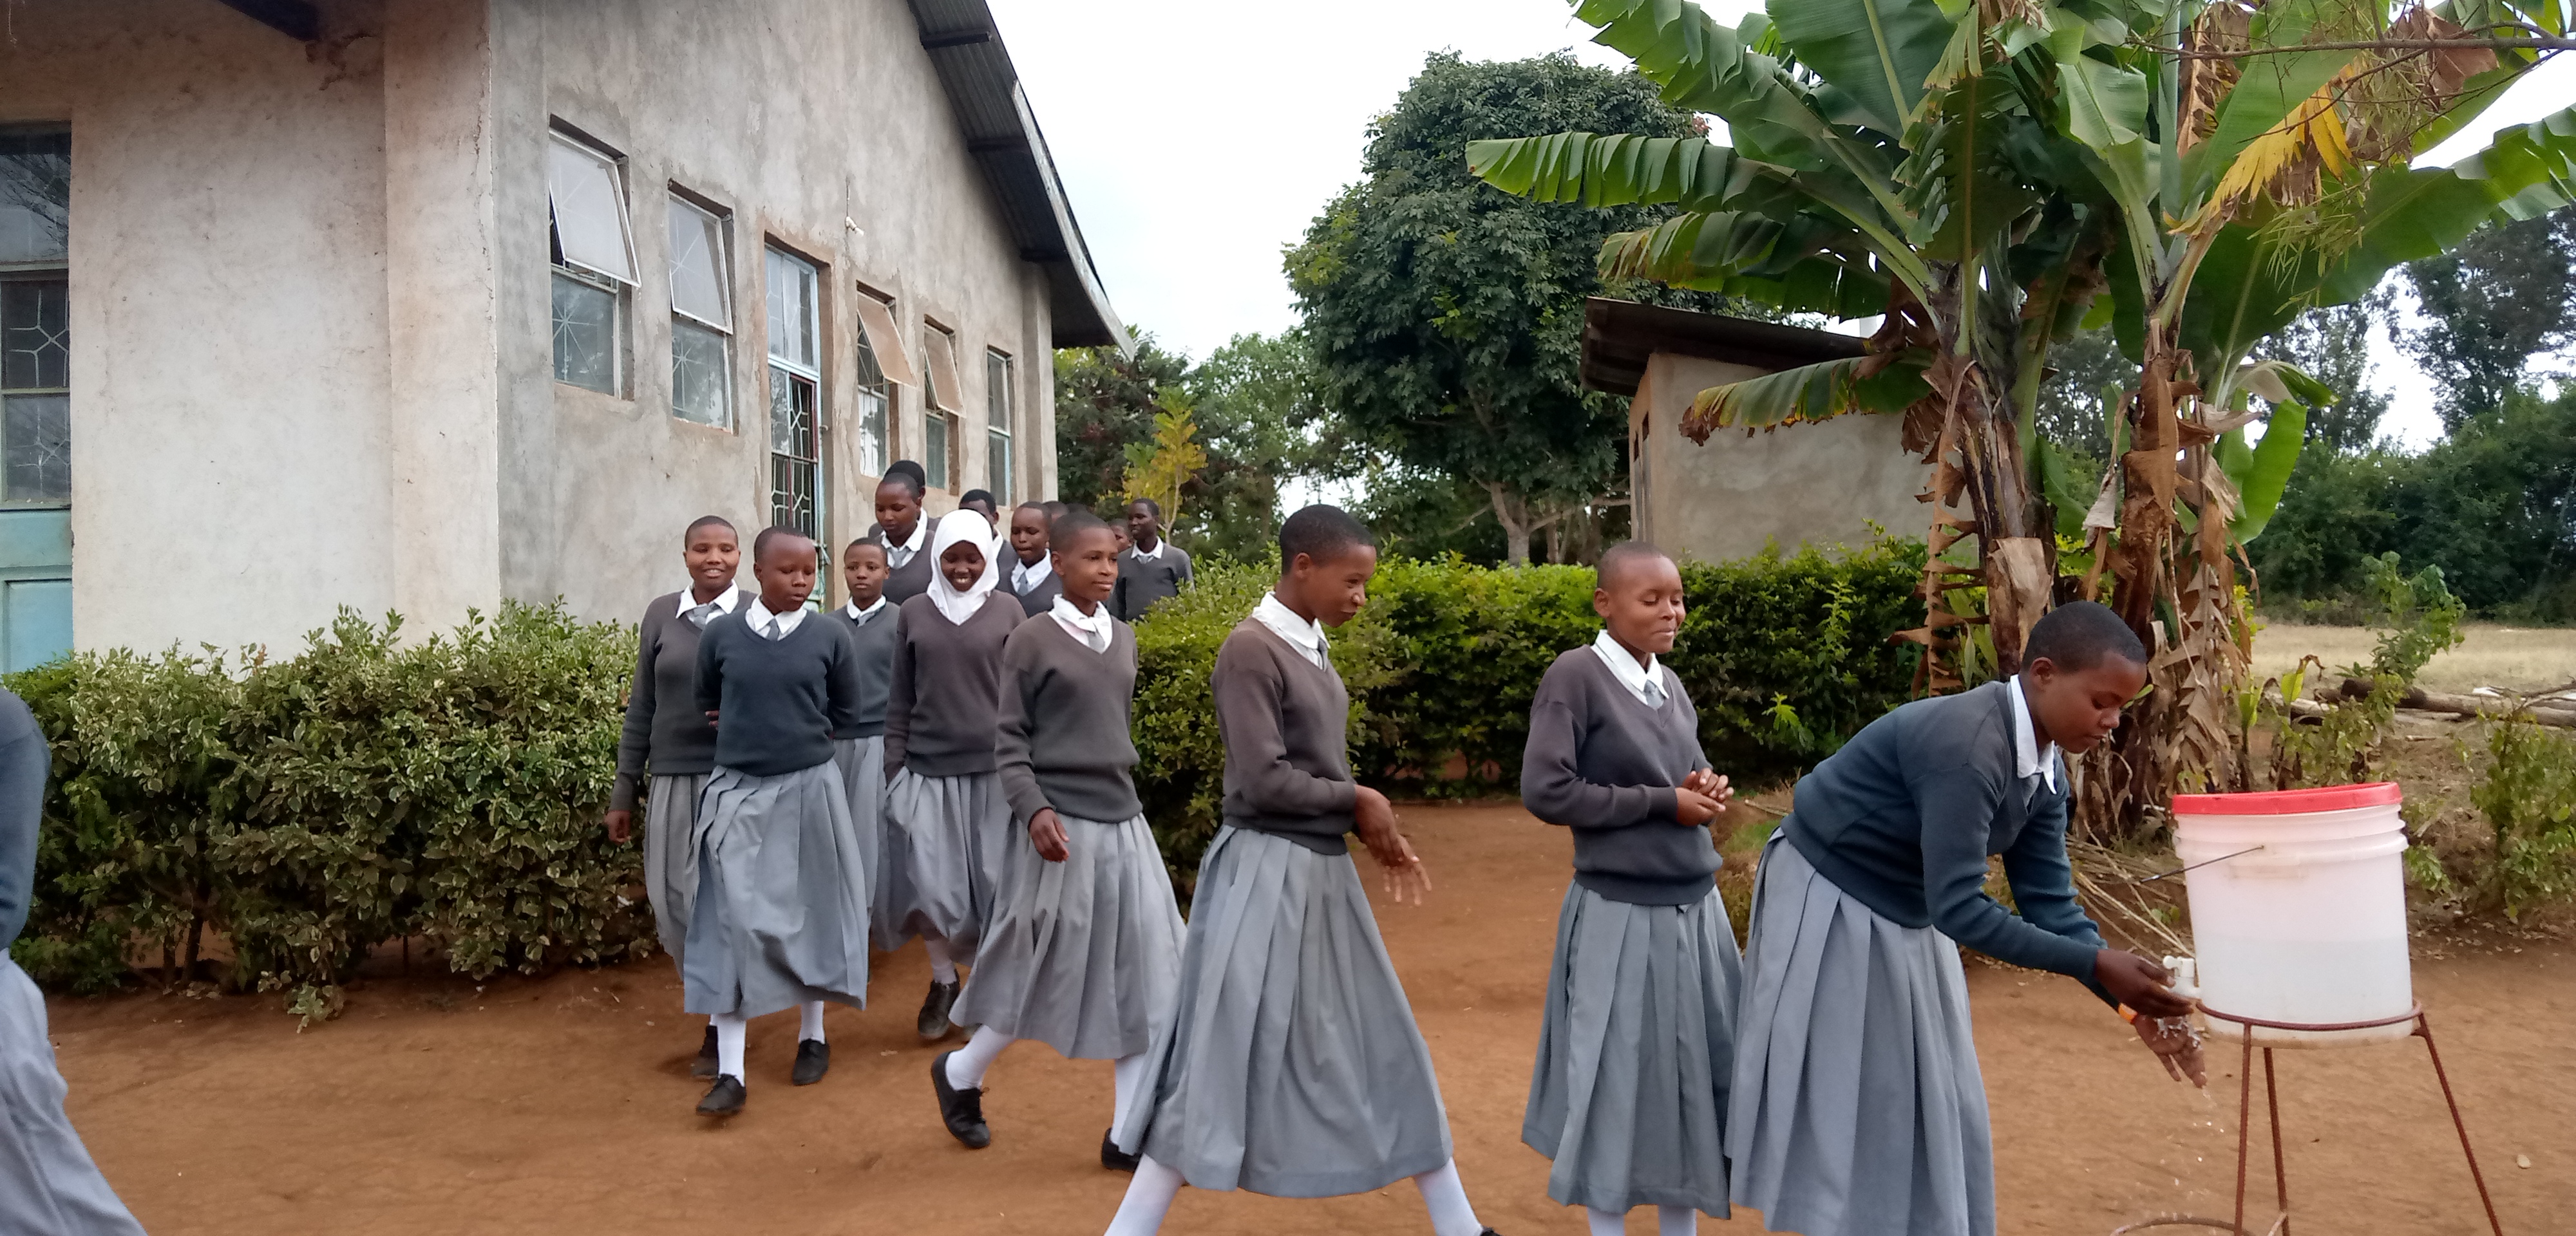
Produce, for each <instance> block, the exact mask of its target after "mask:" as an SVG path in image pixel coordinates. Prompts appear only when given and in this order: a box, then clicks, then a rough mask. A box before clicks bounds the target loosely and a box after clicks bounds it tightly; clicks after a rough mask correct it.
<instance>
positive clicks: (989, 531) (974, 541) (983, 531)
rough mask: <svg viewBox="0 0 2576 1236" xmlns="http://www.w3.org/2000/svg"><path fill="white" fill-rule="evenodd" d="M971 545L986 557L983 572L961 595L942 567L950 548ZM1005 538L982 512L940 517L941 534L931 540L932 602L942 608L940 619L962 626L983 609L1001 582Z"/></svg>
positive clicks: (956, 511) (960, 511)
mask: <svg viewBox="0 0 2576 1236" xmlns="http://www.w3.org/2000/svg"><path fill="white" fill-rule="evenodd" d="M960 544H963V545H972V546H974V547H975V548H976V549H978V550H981V551H983V554H984V573H983V574H981V575H978V576H976V577H975V583H974V584H973V585H972V586H971V587H968V588H967V589H966V590H965V591H963V592H960V591H958V590H957V588H956V586H955V585H953V584H950V583H949V582H948V572H946V571H944V570H942V569H941V568H940V564H941V560H942V559H944V558H945V557H946V556H947V554H948V547H949V546H951V545H960ZM1001 548H1002V539H1001V538H1000V537H997V536H994V535H993V525H992V524H990V523H987V522H986V521H985V519H984V514H983V512H981V511H971V510H966V509H963V508H960V509H958V510H954V511H950V512H949V513H947V514H945V515H942V516H940V517H939V532H938V534H937V535H936V536H933V537H932V538H930V593H929V596H930V603H931V604H933V605H936V606H938V607H939V613H940V616H942V617H944V618H946V619H948V620H949V621H950V622H953V623H956V624H957V625H959V626H964V625H966V620H967V619H969V618H972V617H974V616H975V614H976V613H977V611H979V610H982V609H983V608H984V602H985V600H986V599H987V598H989V597H990V596H991V595H992V592H993V589H994V587H995V586H997V585H999V584H1000V583H1001V582H1002V569H1001Z"/></svg>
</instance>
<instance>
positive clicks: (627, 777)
mask: <svg viewBox="0 0 2576 1236" xmlns="http://www.w3.org/2000/svg"><path fill="white" fill-rule="evenodd" d="M680 556H681V560H682V561H683V562H685V563H686V564H687V565H688V568H689V586H688V587H686V588H683V589H681V590H680V591H678V592H674V593H671V594H670V595H668V596H661V597H655V598H653V603H652V604H650V605H647V606H645V607H644V621H643V623H642V624H641V625H640V626H639V627H638V628H637V636H638V638H637V640H636V649H635V680H634V682H632V683H631V684H629V685H628V687H627V690H626V728H625V732H624V733H622V734H620V735H619V736H618V740H617V781H616V784H615V786H614V787H613V788H612V789H610V791H609V797H608V816H607V819H606V823H607V825H608V839H609V840H611V841H614V842H616V843H618V844H620V845H624V844H625V843H626V839H627V837H628V836H629V835H630V834H631V833H632V831H633V829H634V826H635V799H636V791H637V789H638V786H639V783H642V784H647V785H649V788H648V789H646V790H645V793H644V795H643V798H644V895H645V897H646V898H647V899H648V900H650V901H651V902H652V905H653V926H654V929H655V931H656V932H657V933H658V934H659V935H660V937H661V941H662V951H663V952H666V953H669V954H670V955H671V961H672V962H673V963H674V964H678V963H679V962H680V961H681V960H682V957H683V950H684V949H685V947H686V946H687V944H688V939H689V903H690V902H692V901H695V900H696V899H697V895H698V862H697V851H696V850H694V849H692V848H691V846H690V844H689V838H690V836H691V834H692V832H693V830H695V829H696V827H697V822H698V791H700V790H702V789H704V788H706V784H707V773H708V771H709V770H710V769H712V768H714V767H715V760H716V729H715V727H714V726H712V725H709V724H707V715H706V714H705V713H703V712H700V711H698V634H699V632H700V631H702V630H704V629H705V628H706V625H707V624H708V623H710V622H713V621H715V620H716V619H718V618H720V617H723V616H724V615H726V614H730V613H732V612H734V611H735V610H737V609H740V608H742V604H743V602H745V601H748V600H750V599H751V594H750V593H748V592H745V591H743V590H742V589H740V588H737V587H735V586H734V582H733V579H734V570H735V568H736V567H738V566H739V565H741V562H742V543H741V541H740V540H739V539H738V537H737V536H736V534H735V532H734V528H733V525H732V524H730V523H728V522H726V521H725V519H724V518H723V517H722V516H718V515H707V516H702V517H700V518H699V519H698V521H697V522H696V523H693V524H690V525H689V528H688V531H687V532H686V533H684V534H682V536H681V538H680ZM648 768H649V769H650V770H651V774H652V776H651V780H650V781H649V783H647V782H646V778H645V773H646V770H647V769H648ZM690 1075H691V1076H694V1077H698V1078H701V1079H704V1078H711V1077H714V1076H715V1075H716V1028H715V1025H714V1024H713V1023H709V1024H708V1026H707V1032H706V1037H705V1039H704V1041H702V1042H700V1043H699V1044H698V1059H697V1063H696V1064H695V1065H694V1066H693V1067H692V1068H691V1069H690Z"/></svg>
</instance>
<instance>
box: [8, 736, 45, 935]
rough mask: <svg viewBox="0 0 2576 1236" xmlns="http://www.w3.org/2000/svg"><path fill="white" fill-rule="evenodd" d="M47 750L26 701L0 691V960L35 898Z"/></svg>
mask: <svg viewBox="0 0 2576 1236" xmlns="http://www.w3.org/2000/svg"><path fill="white" fill-rule="evenodd" d="M53 767H54V755H53V748H52V747H50V746H47V745H46V743H45V732H44V730H42V729H40V728H38V727H37V725H36V714H34V713H32V712H29V711H27V702H26V701H25V700H22V699H19V698H18V697H17V695H16V694H14V693H12V692H10V691H9V690H8V689H6V688H0V957H7V956H8V955H9V945H10V944H11V943H13V942H14V941H16V940H17V938H18V933H19V932H21V931H24V930H26V927H27V910H28V907H29V906H30V905H31V904H32V903H33V902H34V900H35V895H36V829H37V827H38V826H39V825H40V824H42V823H43V822H44V816H45V777H46V776H47V774H49V773H51V772H52V771H53Z"/></svg>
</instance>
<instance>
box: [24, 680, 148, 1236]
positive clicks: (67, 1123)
mask: <svg viewBox="0 0 2576 1236" xmlns="http://www.w3.org/2000/svg"><path fill="white" fill-rule="evenodd" d="M52 768H53V756H52V754H51V752H50V751H49V750H48V749H47V748H46V746H45V732H44V731H43V730H41V729H39V728H37V726H36V717H35V714H33V713H31V712H29V711H27V705H26V702H25V701H23V700H20V699H19V698H18V697H17V696H16V695H15V694H13V693H11V692H10V691H8V690H7V689H5V688H0V1232H12V1233H15V1232H25V1233H30V1234H31V1236H33V1234H34V1233H44V1234H45V1236H143V1225H141V1224H139V1223H136V1222H135V1221H134V1216H133V1215H132V1214H130V1213H128V1212H127V1211H126V1209H125V1203H124V1202H122V1201H119V1200H117V1196H116V1190H115V1189H112V1188H110V1187H108V1183H107V1177H105V1176H103V1175H100V1174H99V1170H98V1164H97V1163H95V1162H93V1161H92V1160H91V1159H90V1157H89V1148H88V1147H86V1146H83V1145H81V1139H80V1133H79V1132H78V1131H77V1130H75V1129H73V1128H72V1122H71V1117H69V1116H67V1115H65V1114H64V1112H63V1095H64V1094H65V1093H66V1091H67V1090H68V1087H66V1086H65V1085H64V1084H63V1074H62V1070H61V1069H60V1068H59V1067H57V1066H56V1065H55V1063H54V1044H53V1040H52V1039H50V1038H48V1037H46V1031H45V996H44V993H43V992H40V991H38V990H36V984H35V981H34V980H32V979H29V978H28V977H27V973H26V971H24V970H21V969H19V968H18V963H17V962H16V961H14V960H11V959H10V956H9V946H10V945H11V944H12V943H15V942H16V941H17V939H18V933H19V932H20V931H22V930H24V929H25V928H26V926H27V909H28V906H29V904H30V903H31V901H32V900H33V898H34V895H35V889H36V828H37V825H38V824H39V823H40V822H41V821H42V819H43V817H44V809H45V777H46V775H47V774H48V773H50V772H51V771H52Z"/></svg>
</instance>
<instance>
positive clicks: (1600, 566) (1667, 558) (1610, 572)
mask: <svg viewBox="0 0 2576 1236" xmlns="http://www.w3.org/2000/svg"><path fill="white" fill-rule="evenodd" d="M1655 560H1661V561H1664V562H1671V561H1672V560H1673V556H1672V555H1671V554H1668V553H1665V552H1664V551H1662V550H1660V549H1657V548H1655V547H1654V546H1653V545H1651V544H1649V543H1647V542H1645V541H1621V542H1619V543H1618V544H1616V545H1613V546H1611V547H1610V548H1608V549H1605V550H1602V551H1601V561H1600V562H1598V563H1596V564H1594V565H1593V568H1592V575H1593V585H1592V586H1593V587H1596V588H1601V589H1604V590H1606V589H1608V588H1609V587H1610V582H1611V580H1612V579H1614V578H1616V577H1617V576H1619V575H1621V574H1624V573H1625V572H1626V571H1627V570H1628V568H1629V567H1630V566H1632V565H1634V564H1637V563H1642V562H1648V561H1655Z"/></svg>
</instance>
